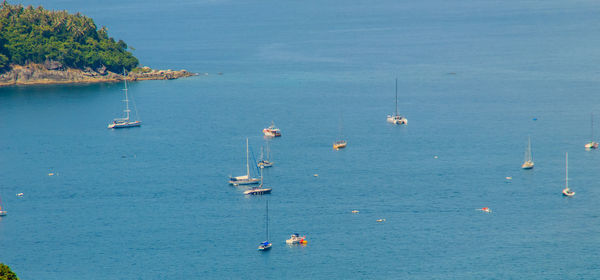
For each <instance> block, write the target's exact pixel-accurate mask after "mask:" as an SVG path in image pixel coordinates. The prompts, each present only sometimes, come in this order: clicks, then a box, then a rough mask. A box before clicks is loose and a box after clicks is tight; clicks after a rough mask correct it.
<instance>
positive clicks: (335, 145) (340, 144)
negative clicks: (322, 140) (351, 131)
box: [333, 140, 347, 150]
mask: <svg viewBox="0 0 600 280" xmlns="http://www.w3.org/2000/svg"><path fill="white" fill-rule="evenodd" d="M346 144H347V143H346V140H340V141H335V142H334V143H333V149H334V150H339V149H343V148H346Z"/></svg>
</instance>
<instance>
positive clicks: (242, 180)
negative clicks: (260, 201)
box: [229, 138, 260, 186]
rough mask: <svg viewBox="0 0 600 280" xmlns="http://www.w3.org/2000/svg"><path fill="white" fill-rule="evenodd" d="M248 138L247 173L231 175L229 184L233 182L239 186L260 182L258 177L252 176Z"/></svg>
mask: <svg viewBox="0 0 600 280" xmlns="http://www.w3.org/2000/svg"><path fill="white" fill-rule="evenodd" d="M248 149H249V148H248V138H246V175H242V176H237V177H233V176H229V184H232V185H234V186H238V185H252V184H258V182H259V181H260V180H259V179H258V178H252V177H250V161H249V157H250V155H249V152H248Z"/></svg>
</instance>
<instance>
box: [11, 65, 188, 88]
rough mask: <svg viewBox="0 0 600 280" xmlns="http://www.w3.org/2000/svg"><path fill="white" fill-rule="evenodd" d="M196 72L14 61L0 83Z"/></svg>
mask: <svg viewBox="0 0 600 280" xmlns="http://www.w3.org/2000/svg"><path fill="white" fill-rule="evenodd" d="M197 75H198V74H196V73H191V72H188V71H187V70H183V69H182V70H171V69H169V70H154V69H151V68H149V67H142V68H136V69H135V70H134V71H131V72H129V73H128V75H127V76H126V77H125V76H123V75H121V74H117V73H113V72H110V71H107V70H106V69H97V70H92V69H90V68H87V69H85V70H81V69H75V68H63V67H62V65H52V64H50V65H48V64H34V63H31V64H27V65H12V66H11V69H10V70H9V71H7V72H4V73H2V74H1V75H0V87H5V86H28V85H54V84H91V83H111V82H120V81H123V79H127V80H128V81H145V80H173V79H179V78H184V77H190V76H197Z"/></svg>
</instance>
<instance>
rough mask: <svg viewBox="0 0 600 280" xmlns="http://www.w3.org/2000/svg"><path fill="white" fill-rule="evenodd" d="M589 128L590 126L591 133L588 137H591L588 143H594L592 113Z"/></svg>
mask: <svg viewBox="0 0 600 280" xmlns="http://www.w3.org/2000/svg"><path fill="white" fill-rule="evenodd" d="M590 126H591V129H590V131H591V133H592V134H591V136H590V137H591V139H590V141H591V142H594V113H592V116H591V121H590Z"/></svg>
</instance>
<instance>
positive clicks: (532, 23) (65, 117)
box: [0, 0, 600, 279]
mask: <svg viewBox="0 0 600 280" xmlns="http://www.w3.org/2000/svg"><path fill="white" fill-rule="evenodd" d="M13 2H14V1H13ZM375 2H376V3H373V1H350V2H349V1H328V2H327V3H324V2H322V1H299V2H281V1H272V0H267V1H191V0H185V1H176V2H169V3H167V2H165V1H156V0H151V1H141V0H131V1H117V0H110V1H67V0H45V1H31V2H27V4H34V5H39V4H42V5H43V6H44V7H46V8H49V9H67V10H69V11H70V12H76V11H79V12H82V13H83V14H85V15H88V16H90V17H92V18H94V19H95V21H96V23H97V24H98V25H99V26H102V25H105V26H107V27H108V28H109V34H111V36H114V37H115V38H117V39H123V40H125V41H126V42H127V43H128V44H129V45H130V46H133V47H134V48H135V49H136V50H135V52H134V53H135V55H136V56H137V57H138V58H139V59H140V61H141V64H142V65H148V66H151V67H154V68H160V69H168V68H172V69H182V68H183V69H187V70H189V71H194V72H200V73H208V75H207V76H206V75H201V76H198V77H193V78H187V79H180V80H174V81H145V82H138V83H132V84H131V85H130V93H131V94H132V95H133V97H134V98H135V102H136V104H137V108H138V110H139V114H140V117H141V119H142V121H143V122H144V125H143V126H142V127H141V128H134V129H126V130H108V129H106V125H107V124H108V122H109V121H110V120H111V119H112V118H113V117H117V116H119V112H120V110H121V109H122V107H121V106H122V103H121V102H120V100H121V99H122V96H121V94H122V91H121V90H120V89H121V88H122V85H121V84H102V85H62V86H34V87H7V88H0V120H1V121H0V129H1V130H2V131H3V133H2V134H0V170H1V174H2V175H1V177H0V178H1V179H0V195H1V196H2V200H3V202H4V205H5V207H6V209H7V210H8V212H9V214H8V216H6V217H3V218H1V219H0V248H1V249H0V261H1V262H4V263H6V264H9V265H10V266H11V268H12V269H13V270H14V271H16V272H17V273H18V275H19V276H20V277H21V278H22V279H236V278H244V279H263V278H267V279H385V278H392V279H597V278H599V277H600V267H599V263H598V259H599V257H600V253H599V252H600V250H599V244H600V219H599V215H598V212H599V210H600V209H599V204H598V199H600V190H599V184H598V171H599V168H598V166H600V165H599V163H600V154H599V152H598V151H585V150H584V148H583V145H584V144H585V143H586V141H588V140H589V134H590V130H589V125H590V123H589V117H590V113H592V112H595V113H596V114H597V115H600V108H599V106H598V105H597V104H600V95H599V94H596V93H597V92H598V91H599V89H600V78H599V77H600V76H599V75H598V64H599V62H600V56H599V53H598V45H599V44H600V28H599V26H600V24H599V23H600V18H599V17H598V13H599V12H600V2H597V1H578V2H576V3H575V2H569V1H543V2H541V1H462V2H460V3H458V2H457V3H454V2H452V1H441V0H431V1H405V2H397V1H387V0H386V1H375ZM218 72H222V73H223V75H217V73H218ZM396 77H398V79H399V96H400V102H399V107H400V111H401V113H402V114H404V115H405V116H407V117H408V119H409V125H408V126H406V127H397V126H391V125H389V124H387V123H386V122H385V117H386V115H387V114H388V113H391V112H393V110H394V107H393V106H394V79H395V78H396ZM340 116H341V122H340ZM534 118H537V120H535V121H534V120H533V119H534ZM271 120H274V121H275V123H276V125H277V126H279V127H280V128H281V129H282V133H283V137H281V138H278V139H274V140H273V141H272V142H271V150H272V153H273V160H274V161H275V162H276V165H275V167H273V168H271V169H267V170H265V182H266V184H267V185H268V186H270V187H272V188H273V193H272V194H271V195H269V196H263V197H244V195H243V194H242V192H243V190H244V189H243V188H236V187H232V186H229V185H227V182H226V179H227V176H228V175H241V174H243V173H244V172H245V166H244V163H245V158H244V152H245V147H244V145H245V138H246V137H248V138H249V141H250V145H251V148H252V150H253V152H254V154H255V156H258V153H259V149H260V146H261V145H263V144H264V139H263V138H262V135H261V130H262V128H263V127H265V126H267V125H269V124H270V122H271ZM598 122H600V120H597V122H596V123H598ZM340 126H341V127H342V128H343V130H342V131H343V134H344V135H345V137H346V139H347V140H348V148H347V149H345V150H341V151H333V150H332V149H331V143H332V142H333V141H334V140H336V138H337V136H338V134H339V128H340ZM596 131H598V132H599V133H600V129H596ZM528 136H531V137H532V146H533V155H534V159H535V162H536V166H535V169H534V170H530V171H524V170H521V169H520V165H521V163H522V159H523V152H524V149H525V147H526V144H527V137H528ZM565 152H569V167H570V168H569V175H570V186H571V187H572V189H573V190H574V191H576V192H577V194H576V196H575V197H574V198H571V199H565V198H563V197H562V196H561V195H560V191H561V190H562V188H563V185H564V154H565ZM435 156H437V158H435ZM51 172H53V173H55V174H56V175H55V176H48V173H51ZM315 173H317V174H319V176H318V177H314V176H313V174H315ZM507 176H512V177H513V179H512V180H510V181H508V180H506V179H505V177H507ZM21 192H23V193H24V196H23V197H22V198H19V197H16V195H15V194H17V193H21ZM265 200H269V209H270V211H269V216H270V240H271V241H272V242H273V249H272V250H271V251H269V252H266V253H259V252H257V251H256V247H257V246H258V244H259V243H260V242H262V241H263V240H264V234H265V227H264V214H265ZM486 206H487V207H490V208H491V209H492V211H493V212H492V213H489V214H487V213H483V212H481V211H476V210H475V209H476V208H481V207H486ZM354 209H356V210H360V213H359V214H351V211H352V210H354ZM380 218H385V219H386V222H385V223H377V222H376V220H377V219H380ZM293 232H299V233H301V234H306V235H307V238H308V245H307V246H306V247H288V246H286V245H285V239H287V238H288V236H289V235H290V234H291V233H293Z"/></svg>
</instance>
